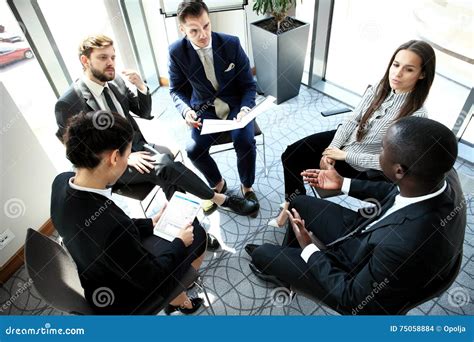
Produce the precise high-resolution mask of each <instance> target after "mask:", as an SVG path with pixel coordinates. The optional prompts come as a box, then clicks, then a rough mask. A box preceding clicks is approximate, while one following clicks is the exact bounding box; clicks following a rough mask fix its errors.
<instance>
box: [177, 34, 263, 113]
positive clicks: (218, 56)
mask: <svg viewBox="0 0 474 342" xmlns="http://www.w3.org/2000/svg"><path fill="white" fill-rule="evenodd" d="M212 50H213V56H214V69H215V73H216V78H217V81H218V83H219V89H218V90H217V91H215V90H214V87H213V86H212V84H211V82H210V81H209V80H208V79H207V77H206V73H205V72H204V67H203V66H202V62H201V60H200V59H199V56H198V54H197V52H196V50H194V48H193V47H192V45H191V43H190V42H189V40H188V39H186V38H183V39H181V40H178V41H177V42H175V43H173V44H172V45H171V46H170V48H169V77H170V94H171V97H172V98H173V101H174V104H175V106H176V108H177V109H178V111H179V112H180V114H181V115H183V112H184V110H185V109H186V108H188V107H190V108H193V109H194V110H199V108H200V107H201V106H202V105H204V104H206V103H213V102H214V99H215V98H216V97H219V98H220V99H221V100H223V101H225V102H226V103H227V104H228V105H229V107H230V110H231V112H233V111H236V110H237V111H238V110H240V108H242V107H244V106H246V107H249V108H252V107H254V106H255V96H256V84H255V81H254V79H253V76H252V72H251V70H250V63H249V59H248V57H247V55H246V54H245V52H244V50H243V49H242V47H241V46H240V42H239V38H237V37H234V36H229V35H226V34H222V33H216V32H212Z"/></svg>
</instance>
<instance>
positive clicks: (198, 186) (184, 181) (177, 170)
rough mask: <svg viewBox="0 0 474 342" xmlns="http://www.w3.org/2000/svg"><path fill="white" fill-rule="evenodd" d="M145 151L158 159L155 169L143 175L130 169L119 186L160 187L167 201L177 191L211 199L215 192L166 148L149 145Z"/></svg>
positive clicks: (121, 178) (120, 179)
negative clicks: (174, 158) (177, 160)
mask: <svg viewBox="0 0 474 342" xmlns="http://www.w3.org/2000/svg"><path fill="white" fill-rule="evenodd" d="M149 145H150V146H151V148H145V151H148V152H150V153H151V155H152V156H153V157H154V158H155V159H156V162H155V165H154V166H155V167H154V169H153V170H151V172H150V173H143V174H141V173H140V172H138V171H137V170H136V169H135V168H134V167H128V168H127V170H125V172H124V174H123V175H122V176H121V177H120V178H119V180H118V181H117V183H119V184H137V183H152V184H156V185H159V186H160V187H161V188H162V189H163V192H164V193H165V195H166V198H167V199H170V198H171V197H172V196H173V193H174V192H175V191H181V192H189V193H191V194H193V195H195V196H197V197H199V198H201V199H211V198H212V197H213V196H214V191H213V190H212V189H211V188H209V187H208V186H207V185H206V183H204V182H203V181H202V179H201V178H199V177H198V176H197V175H196V174H195V173H194V172H192V171H191V170H190V169H188V168H187V167H186V166H184V165H183V164H182V163H180V162H175V161H174V160H173V154H172V153H171V151H170V150H169V149H168V148H167V147H164V146H157V145H153V144H149Z"/></svg>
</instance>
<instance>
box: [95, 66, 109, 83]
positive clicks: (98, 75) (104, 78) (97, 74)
mask: <svg viewBox="0 0 474 342" xmlns="http://www.w3.org/2000/svg"><path fill="white" fill-rule="evenodd" d="M91 73H92V76H94V77H95V78H97V79H98V80H99V81H101V82H108V81H112V80H113V79H114V78H115V72H114V73H113V75H112V76H110V77H109V76H107V75H106V74H104V73H103V72H100V71H99V70H97V69H95V68H94V67H93V66H92V65H91Z"/></svg>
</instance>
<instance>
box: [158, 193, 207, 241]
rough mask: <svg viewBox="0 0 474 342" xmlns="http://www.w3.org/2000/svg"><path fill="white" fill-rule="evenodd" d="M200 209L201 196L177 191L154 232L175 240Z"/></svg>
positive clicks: (164, 237)
mask: <svg viewBox="0 0 474 342" xmlns="http://www.w3.org/2000/svg"><path fill="white" fill-rule="evenodd" d="M200 209H201V203H200V199H199V198H197V197H195V196H193V195H190V194H184V193H182V192H179V191H176V192H175V193H174V194H173V197H171V200H170V202H169V203H168V206H167V207H166V209H165V211H164V213H163V215H162V216H161V217H160V220H159V221H158V223H157V224H156V226H155V228H154V229H153V234H155V235H156V236H159V237H161V238H163V239H166V240H168V241H173V240H174V238H175V237H177V236H178V233H179V231H180V230H181V229H182V228H183V227H184V226H186V225H187V224H188V223H189V222H193V221H194V218H195V217H196V215H197V214H198V212H199V210H200Z"/></svg>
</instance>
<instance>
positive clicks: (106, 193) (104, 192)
mask: <svg viewBox="0 0 474 342" xmlns="http://www.w3.org/2000/svg"><path fill="white" fill-rule="evenodd" d="M69 186H70V187H71V188H72V189H74V190H79V191H87V192H93V193H96V194H99V195H102V196H104V197H107V198H108V199H109V200H112V188H110V189H93V188H86V187H83V186H79V185H76V184H74V177H71V178H69Z"/></svg>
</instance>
